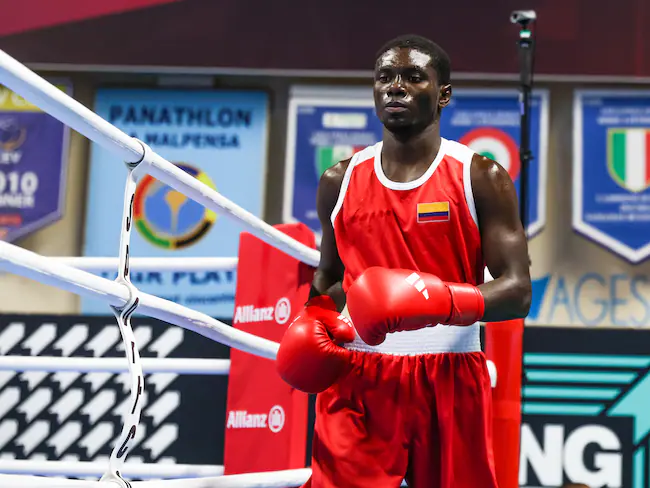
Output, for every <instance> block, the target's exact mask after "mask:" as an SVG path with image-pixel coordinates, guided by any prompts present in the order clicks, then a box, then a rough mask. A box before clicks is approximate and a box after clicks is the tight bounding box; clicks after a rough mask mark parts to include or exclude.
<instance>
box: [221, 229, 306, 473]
mask: <svg viewBox="0 0 650 488" xmlns="http://www.w3.org/2000/svg"><path fill="white" fill-rule="evenodd" d="M276 228H277V229H278V230H280V231H282V232H284V233H285V234H287V235H289V236H290V237H293V238H294V239H296V240H298V241H299V242H301V243H303V244H305V245H307V246H309V247H310V248H315V238H314V234H313V232H312V231H311V230H310V229H309V228H308V227H307V226H305V225H304V224H283V225H278V226H276ZM313 273H314V268H312V267H310V266H308V265H306V264H303V263H301V262H299V261H298V260H296V259H294V258H292V257H291V256H289V255H287V254H285V253H284V252H282V251H280V250H278V249H276V248H274V247H273V246H270V245H268V244H266V243H265V242H263V241H261V240H260V239H258V238H257V237H255V236H253V235H252V234H249V233H242V234H241V237H240V240H239V267H238V270H237V274H238V276H239V277H240V279H238V280H237V291H236V294H235V314H234V317H233V327H235V328H237V329H240V330H242V331H245V332H248V333H251V334H255V335H256V336H260V337H263V338H265V339H269V340H272V341H277V342H279V341H281V340H282V336H283V335H284V331H285V330H286V329H287V327H288V326H289V324H290V323H291V320H292V319H293V317H294V316H295V315H296V313H297V312H298V311H300V310H301V309H302V308H303V307H304V304H305V303H306V301H307V299H308V295H309V289H310V286H311V281H312V277H313ZM307 408H308V396H307V395H306V394H305V393H302V392H300V391H297V390H294V389H292V388H291V387H290V386H289V385H287V384H286V383H285V382H284V381H283V380H282V379H281V378H280V376H279V375H278V373H277V372H276V369H275V362H273V361H269V360H268V359H264V358H260V357H257V356H252V355H250V354H248V353H245V352H242V351H239V350H235V349H233V350H232V351H231V354H230V376H229V380H228V401H227V409H226V429H225V432H226V434H225V450H224V470H225V474H239V473H251V472H256V471H276V470H283V469H291V468H303V467H304V466H305V454H306V448H307Z"/></svg>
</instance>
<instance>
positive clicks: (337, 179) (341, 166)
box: [317, 158, 352, 208]
mask: <svg viewBox="0 0 650 488" xmlns="http://www.w3.org/2000/svg"><path fill="white" fill-rule="evenodd" d="M351 160H352V158H349V159H345V160H343V161H339V162H338V163H336V164H334V165H333V166H330V167H329V168H327V169H326V170H325V171H324V172H323V174H322V175H321V177H320V183H319V184H318V196H317V200H318V202H319V203H320V204H321V205H325V206H327V207H330V206H331V207H332V208H333V207H334V205H335V204H336V200H337V199H338V196H339V192H340V190H341V185H342V184H343V178H344V177H345V172H346V171H347V169H348V166H349V165H350V161H351Z"/></svg>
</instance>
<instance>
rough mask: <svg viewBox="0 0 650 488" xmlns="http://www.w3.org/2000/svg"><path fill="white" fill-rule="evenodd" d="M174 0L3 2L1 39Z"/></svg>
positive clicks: (37, 0)
mask: <svg viewBox="0 0 650 488" xmlns="http://www.w3.org/2000/svg"><path fill="white" fill-rule="evenodd" d="M174 1H178V0H102V1H101V2H89V1H88V0H57V1H56V2H53V1H52V0H20V1H19V2H17V1H15V0H0V11H1V12H2V20H1V21H0V36H6V35H9V34H17V33H19V32H24V31H28V30H32V29H42V28H44V27H52V26H54V25H59V24H66V23H68V22H79V21H82V20H86V19H90V18H93V17H101V16H103V15H111V14H116V13H120V12H125V11H128V10H134V9H139V8H147V7H152V6H155V5H158V4H163V3H170V2H174Z"/></svg>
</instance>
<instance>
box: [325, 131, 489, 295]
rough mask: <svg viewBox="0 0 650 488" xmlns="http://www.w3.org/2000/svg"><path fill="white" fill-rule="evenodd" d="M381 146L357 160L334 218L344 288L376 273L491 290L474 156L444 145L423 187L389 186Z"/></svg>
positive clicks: (461, 147) (450, 144)
mask: <svg viewBox="0 0 650 488" xmlns="http://www.w3.org/2000/svg"><path fill="white" fill-rule="evenodd" d="M381 148H382V143H381V142H379V143H377V144H375V145H374V146H370V147H367V148H365V149H364V150H362V151H361V152H358V153H356V154H355V155H354V156H353V158H352V160H351V161H350V164H349V166H348V168H347V171H346V172H345V176H344V178H343V183H342V185H341V190H340V193H339V198H338V201H337V203H336V206H335V208H334V211H333V212H332V224H333V226H334V234H335V237H336V244H337V247H338V252H339V255H340V257H341V260H342V261H343V264H344V266H345V275H344V279H343V289H344V290H345V291H346V292H347V290H348V288H349V286H350V285H351V284H352V283H353V282H354V280H355V279H357V278H358V277H359V275H360V274H361V273H362V272H363V271H364V270H365V269H366V268H368V267H371V266H382V267H385V268H404V269H409V270H414V271H422V272H425V273H431V274H434V275H436V276H438V277H439V278H440V279H442V280H443V281H448V282H455V283H471V284H473V285H479V284H481V283H483V274H484V268H485V265H484V260H483V254H482V251H481V237H480V234H479V229H478V221H477V217H476V208H475V206H474V197H473V194H472V185H471V179H470V166H471V164H470V163H471V161H472V156H473V155H474V152H473V151H472V150H471V149H469V148H468V147H467V146H464V145H462V144H460V143H458V142H454V141H449V140H445V139H442V143H441V146H440V151H439V152H438V155H437V156H436V159H435V160H434V161H433V162H432V163H431V166H430V167H429V169H428V170H427V171H426V172H425V173H424V174H423V175H422V176H421V177H420V178H418V179H417V180H415V181H411V182H408V183H397V182H394V181H391V180H389V179H388V178H387V177H386V176H385V175H384V172H383V170H382V166H381Z"/></svg>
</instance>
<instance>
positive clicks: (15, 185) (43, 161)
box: [0, 83, 71, 242]
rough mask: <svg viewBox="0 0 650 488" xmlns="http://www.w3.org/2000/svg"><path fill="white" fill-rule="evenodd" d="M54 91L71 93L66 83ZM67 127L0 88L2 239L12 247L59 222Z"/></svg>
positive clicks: (0, 205)
mask: <svg viewBox="0 0 650 488" xmlns="http://www.w3.org/2000/svg"><path fill="white" fill-rule="evenodd" d="M57 87H58V88H59V89H61V90H63V91H65V92H67V93H68V94H70V92H71V89H70V86H69V85H67V84H65V83H59V84H57ZM68 136H69V130H68V128H67V127H66V126H65V125H64V124H62V123H61V122H59V121H58V120H56V119H55V118H54V117H52V116H51V115H49V114H47V113H45V112H43V111H42V110H41V109H39V108H38V107H36V106H35V105H32V104H31V103H29V102H28V101H26V100H25V99H23V98H22V97H20V96H19V95H17V94H16V93H14V92H12V91H10V90H9V89H8V88H5V87H3V86H0V240H3V241H7V242H12V241H15V240H16V239H19V238H21V237H24V236H26V235H28V234H29V233H31V232H34V231H37V230H39V229H41V228H43V227H45V226H47V225H49V224H51V223H52V222H55V221H56V220H58V219H60V218H61V215H62V212H63V206H64V201H65V200H64V198H65V184H66V169H67V163H68Z"/></svg>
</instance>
